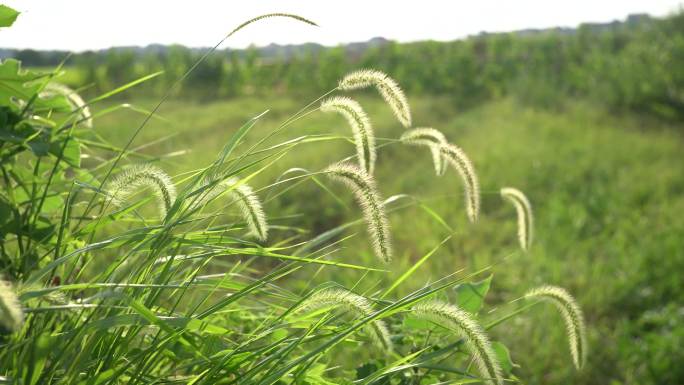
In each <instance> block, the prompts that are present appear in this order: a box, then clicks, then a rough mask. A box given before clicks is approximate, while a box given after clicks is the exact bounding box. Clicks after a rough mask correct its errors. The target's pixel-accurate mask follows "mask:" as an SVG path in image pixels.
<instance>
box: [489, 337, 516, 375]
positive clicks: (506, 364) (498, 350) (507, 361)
mask: <svg viewBox="0 0 684 385" xmlns="http://www.w3.org/2000/svg"><path fill="white" fill-rule="evenodd" d="M492 349H494V353H495V354H496V358H498V359H499V363H500V364H501V369H503V371H504V373H506V374H510V373H511V370H513V368H517V367H518V365H517V364H515V363H513V361H512V360H511V353H510V351H509V350H508V348H507V347H506V345H504V344H502V343H501V342H499V341H494V342H492Z"/></svg>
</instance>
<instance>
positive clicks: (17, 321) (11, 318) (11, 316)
mask: <svg viewBox="0 0 684 385" xmlns="http://www.w3.org/2000/svg"><path fill="white" fill-rule="evenodd" d="M23 324H24V312H23V311H22V310H21V303H19V298H17V294H16V293H15V292H14V289H13V287H12V285H11V284H10V283H9V282H7V281H5V280H3V279H0V325H2V326H3V327H4V328H6V329H8V330H10V331H12V332H16V331H18V330H19V329H21V326H22V325H23Z"/></svg>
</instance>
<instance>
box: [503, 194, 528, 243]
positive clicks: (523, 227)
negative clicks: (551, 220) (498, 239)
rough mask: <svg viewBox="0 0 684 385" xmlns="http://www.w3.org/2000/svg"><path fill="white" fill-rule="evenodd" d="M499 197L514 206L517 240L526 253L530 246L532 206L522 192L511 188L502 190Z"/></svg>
mask: <svg viewBox="0 0 684 385" xmlns="http://www.w3.org/2000/svg"><path fill="white" fill-rule="evenodd" d="M501 197H503V198H504V199H506V200H508V201H509V202H511V203H512V204H513V206H515V211H516V213H517V215H518V240H519V241H520V247H521V248H522V249H523V250H525V251H528V250H529V249H530V246H531V245H532V235H533V223H534V222H533V221H534V220H533V216H532V205H530V201H529V200H528V199H527V197H526V196H525V194H523V193H522V191H520V190H518V189H515V188H512V187H504V188H502V189H501Z"/></svg>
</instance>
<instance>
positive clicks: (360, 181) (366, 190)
mask: <svg viewBox="0 0 684 385" xmlns="http://www.w3.org/2000/svg"><path fill="white" fill-rule="evenodd" d="M324 172H325V173H327V174H328V176H329V177H330V178H332V179H333V180H337V181H339V182H341V183H343V184H344V185H346V186H347V187H348V188H349V189H350V190H351V191H352V193H353V194H354V197H355V198H356V201H357V202H358V203H359V205H360V206H361V210H362V211H363V217H364V219H365V221H366V224H367V226H368V233H369V234H370V237H371V240H372V244H373V249H374V250H375V255H376V256H377V257H378V258H380V259H381V260H382V261H384V262H385V263H389V262H390V261H391V260H392V241H391V239H390V230H389V224H388V222H387V217H386V215H385V209H384V206H383V204H382V200H381V199H380V195H379V194H378V191H377V188H376V187H375V180H374V179H373V177H372V176H370V175H368V174H367V173H366V172H365V171H363V170H361V169H360V168H358V167H356V166H354V165H352V164H346V163H338V164H334V165H332V166H330V167H328V168H327V169H326V170H325V171H324Z"/></svg>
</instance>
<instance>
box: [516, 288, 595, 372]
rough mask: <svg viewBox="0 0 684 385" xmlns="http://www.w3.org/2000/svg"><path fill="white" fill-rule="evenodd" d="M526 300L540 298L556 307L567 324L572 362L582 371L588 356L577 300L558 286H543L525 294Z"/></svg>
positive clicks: (580, 310) (580, 311) (581, 316)
mask: <svg viewBox="0 0 684 385" xmlns="http://www.w3.org/2000/svg"><path fill="white" fill-rule="evenodd" d="M525 298H539V299H542V300H546V301H549V302H552V303H553V304H554V305H556V308H557V309H558V311H559V312H560V313H561V316H562V317H563V321H564V322H565V328H566V332H567V334H568V341H569V343H570V354H571V355H572V362H573V364H574V365H575V367H576V368H577V370H579V369H581V368H582V366H583V365H584V363H585V362H586V356H587V352H586V346H587V344H586V328H585V326H584V315H583V314H582V309H581V308H580V307H579V304H578V303H577V301H575V298H573V296H572V295H570V293H568V292H567V291H566V290H565V289H563V288H560V287H557V286H541V287H538V288H536V289H532V290H530V291H528V292H527V293H526V294H525Z"/></svg>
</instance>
